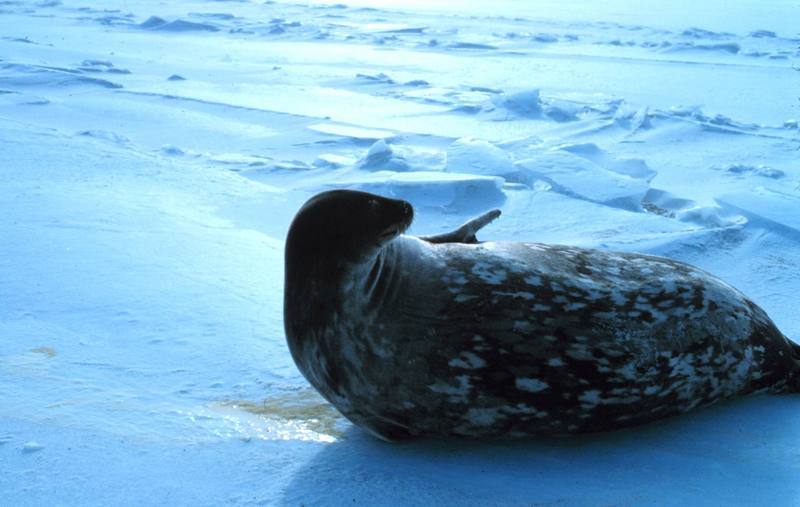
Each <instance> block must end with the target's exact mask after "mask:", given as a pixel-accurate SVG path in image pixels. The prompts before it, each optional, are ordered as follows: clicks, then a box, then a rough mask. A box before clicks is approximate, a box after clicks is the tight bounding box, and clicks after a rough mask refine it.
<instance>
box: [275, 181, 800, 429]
mask: <svg viewBox="0 0 800 507" xmlns="http://www.w3.org/2000/svg"><path fill="white" fill-rule="evenodd" d="M337 192H343V193H341V194H337V195H335V196H334V195H331V194H327V195H326V194H321V196H322V198H321V199H318V200H317V201H315V202H312V201H314V200H313V199H312V201H309V204H311V206H309V204H307V205H306V206H308V208H307V209H305V208H304V209H305V212H306V213H308V214H310V215H317V214H321V215H322V216H326V217H329V218H331V219H334V220H335V219H337V218H339V219H341V218H340V217H337V216H336V214H335V213H334V212H332V211H330V210H327V208H328V207H329V206H327V205H329V204H331V202H334V201H336V200H337V199H342V200H344V201H345V202H347V201H348V200H352V201H358V202H361V201H364V200H367V201H369V200H373V201H375V202H377V203H378V204H377V206H374V205H372V206H373V207H375V210H376V211H375V212H376V213H377V214H378V215H382V214H385V215H386V216H383V218H382V219H376V220H377V221H378V222H380V223H379V224H378V225H377V226H375V227H374V228H376V230H378V229H379V230H380V231H385V230H386V229H387V228H388V230H391V231H397V234H390V235H389V236H383V237H381V239H380V240H376V239H372V240H369V241H366V242H365V240H363V239H354V238H355V236H359V235H360V234H364V235H365V236H367V237H369V236H370V235H371V234H374V233H372V232H368V231H365V229H364V228H363V226H354V225H353V221H354V220H355V221H357V222H358V221H361V220H364V216H363V215H362V216H356V217H353V216H348V218H349V220H347V221H344V222H342V224H341V225H344V226H345V229H348V228H349V229H350V230H351V231H352V230H354V229H355V230H357V231H358V233H357V234H354V235H351V236H348V235H346V234H345V235H344V236H343V237H346V238H347V239H346V241H345V242H352V243H354V244H359V245H361V246H363V248H360V249H356V250H357V252H356V253H352V254H342V253H341V252H339V251H336V252H334V253H331V254H326V253H325V251H323V250H319V251H320V252H321V255H322V256H323V257H324V258H322V259H317V258H313V259H312V258H309V257H308V256H304V255H302V254H301V253H300V252H299V251H298V250H297V249H296V248H297V246H298V245H297V243H296V242H293V238H292V236H293V235H294V234H298V235H303V234H307V233H309V232H311V229H313V228H314V227H317V226H318V224H314V225H313V226H308V225H306V223H305V222H304V221H303V214H302V213H303V210H301V213H299V214H298V217H297V218H296V219H295V222H294V223H293V225H292V228H291V229H290V233H289V238H288V239H287V251H286V258H287V277H286V289H285V291H286V292H285V309H284V312H285V315H284V316H285V323H286V333H287V338H288V343H289V346H290V350H291V352H292V354H293V357H294V359H295V361H296V363H297V365H298V367H299V369H300V371H301V372H302V373H303V374H304V375H305V377H306V378H307V379H308V380H309V382H310V383H311V384H312V385H313V386H314V387H316V388H317V390H319V391H320V393H321V394H322V395H323V396H324V397H325V398H326V399H327V400H328V401H330V402H331V403H332V404H333V405H334V406H336V408H337V409H339V411H341V412H342V413H343V414H344V415H345V416H346V417H348V418H349V419H350V420H352V421H353V422H354V423H356V424H358V425H360V426H362V427H365V428H367V429H368V430H370V431H372V432H373V433H374V434H376V435H378V436H379V437H381V438H384V439H388V440H393V439H398V438H403V437H408V436H469V437H521V436H530V435H563V434H577V433H589V432H599V431H607V430H614V429H619V428H623V427H626V426H631V425H637V424H642V423H646V422H649V421H653V420H656V419H660V418H663V417H667V416H670V415H674V414H678V413H682V412H685V411H688V410H690V409H693V408H695V407H698V406H704V405H709V404H711V403H714V402H716V401H719V400H722V399H726V398H730V397H733V396H737V395H745V394H750V393H759V392H785V391H796V390H797V389H798V377H799V376H800V364H799V363H798V360H799V359H800V349H799V348H798V346H797V345H795V344H793V343H792V342H791V341H789V340H788V339H787V338H786V337H784V336H783V334H781V332H780V331H779V330H778V329H777V328H776V326H775V325H774V324H773V323H772V321H771V320H770V319H769V317H768V316H767V315H766V313H765V312H764V311H763V310H762V309H760V308H759V307H758V306H756V305H755V304H754V303H753V302H751V301H749V300H748V299H747V298H746V297H745V296H744V295H742V294H741V293H740V292H738V291H737V290H736V289H734V288H732V287H731V286H729V285H727V284H725V283H724V282H722V281H720V280H719V279H717V278H715V277H713V276H712V275H710V274H708V273H706V272H704V271H701V270H699V269H697V268H694V267H692V266H689V265H687V264H684V263H681V262H676V261H672V260H669V259H664V258H659V257H653V256H647V255H640V254H634V253H616V252H606V251H600V250H592V249H584V248H576V247H568V246H558V245H545V244H534V243H492V242H488V243H476V244H467V243H459V242H452V243H434V242H431V241H426V240H424V239H420V238H415V237H409V236H402V235H399V233H400V232H401V231H402V230H404V229H405V227H407V225H408V223H410V218H409V217H408V216H407V215H404V214H403V213H404V211H403V210H406V209H407V210H409V211H408V213H410V206H408V204H407V203H404V202H402V201H394V200H391V199H385V198H381V197H377V196H370V194H363V193H354V192H348V191H337ZM318 197H320V196H318ZM334 197H336V198H334ZM315 199H316V198H315ZM366 206H367V207H369V206H370V205H366ZM334 207H336V206H334ZM381 220H382V221H381ZM393 220H394V221H395V222H394V223H395V228H394V229H392V226H385V223H388V222H392V221H393ZM331 227H332V228H333V226H331ZM384 234H385V233H384ZM378 236H380V233H379V234H378ZM376 237H377V236H376ZM326 241H327V240H326ZM365 245H366V246H365ZM306 246H307V245H306ZM331 256H335V258H331ZM292 259H293V260H298V259H300V260H301V262H302V263H303V264H305V265H304V266H301V265H298V264H297V263H293V261H292ZM334 261H335V262H334ZM334 265H335V266H336V267H333V266H334Z"/></svg>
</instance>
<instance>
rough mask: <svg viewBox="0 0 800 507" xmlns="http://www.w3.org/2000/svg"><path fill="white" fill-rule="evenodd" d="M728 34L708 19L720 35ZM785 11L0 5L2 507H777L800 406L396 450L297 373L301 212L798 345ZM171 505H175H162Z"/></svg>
mask: <svg viewBox="0 0 800 507" xmlns="http://www.w3.org/2000/svg"><path fill="white" fill-rule="evenodd" d="M720 13H724V14H725V15H724V16H723V15H720ZM797 14H798V7H797V5H796V2H790V1H782V0H781V1H775V2H770V3H769V6H768V8H767V7H765V5H764V3H763V2H755V1H754V0H744V1H741V2H722V0H709V1H703V2H698V1H689V0H676V1H673V2H645V3H641V2H638V3H637V2H629V1H624V0H610V1H608V2H590V1H589V0H575V1H573V2H556V1H554V0H542V1H541V2H521V1H518V0H495V1H492V2H478V1H472V0H470V1H464V2H459V3H458V4H457V5H456V3H454V2H447V1H444V0H381V1H378V0H351V1H348V2H347V5H344V4H341V3H339V2H337V1H336V0H331V1H323V0H312V1H310V2H288V1H278V2H272V1H267V2H261V1H258V2H256V1H214V0H186V1H182V2H160V1H156V0H133V1H127V0H126V1H125V2H123V1H122V0H109V1H106V2H103V3H102V5H100V4H97V3H96V5H92V3H90V2H85V3H75V2H68V1H64V2H59V1H40V2H21V1H20V2H17V1H6V2H0V20H1V22H2V26H3V33H2V34H0V210H2V213H0V392H1V393H2V396H0V498H2V503H3V504H4V505H6V504H8V505H48V504H52V505H88V506H91V505H158V504H163V503H165V501H166V502H168V503H170V504H176V505H233V504H236V505H286V506H289V505H292V506H296V505H334V506H337V505H417V506H433V505H465V506H479V505H481V506H482V505H503V506H505V505H565V506H569V505H581V506H583V505H588V506H594V505H597V506H600V505H676V506H678V505H742V504H746V505H795V504H797V503H798V502H799V501H800V466H799V465H798V460H797V456H798V454H800V443H799V442H800V433H798V425H797V418H798V414H800V399H798V397H797V395H786V396H779V397H778V396H774V397H773V396H763V397H755V398H749V399H746V400H740V401H736V402H731V403H728V404H723V405H719V406H716V407H712V408H709V409H704V410H699V411H697V412H694V413H691V414H688V415H686V416H682V417H676V418H673V419H670V420H666V421H663V422H661V423H658V424H654V425H650V426H646V427H643V428H638V429H632V430H626V431H620V432H616V433H613V434H606V435H594V436H586V437H580V438H570V439H558V440H548V439H534V440H529V441H516V442H513V443H509V442H469V441H452V442H442V441H430V440H421V441H413V442H408V443H402V444H396V445H395V444H392V445H387V444H385V443H383V442H378V441H376V440H375V439H373V438H372V437H370V436H369V435H367V434H366V433H364V432H363V431H361V430H359V429H358V428H356V427H354V426H353V425H352V424H350V423H349V422H348V421H347V420H345V419H344V418H343V417H341V415H339V414H338V412H336V411H335V410H334V409H333V408H332V407H331V406H330V405H329V404H327V402H325V401H324V400H323V399H321V398H320V397H319V396H318V395H317V394H316V392H315V391H314V390H313V389H312V388H311V387H310V386H309V385H308V383H307V382H306V381H305V380H304V379H303V378H302V376H301V375H300V373H299V372H298V371H297V369H296V367H295V365H294V363H293V361H292V358H291V356H290V354H289V352H288V349H287V347H286V344H285V338H284V330H283V322H282V304H283V302H282V297H283V296H282V287H283V262H284V259H283V255H284V254H283V251H284V250H283V249H284V239H285V235H286V231H287V228H288V226H289V223H290V222H291V220H292V218H293V216H294V213H295V212H296V210H297V209H298V208H299V206H300V205H301V204H302V203H303V202H305V200H306V199H308V198H309V197H310V196H311V195H313V194H314V193H316V192H319V191H322V190H326V189H330V188H355V189H362V190H366V191H371V192H376V193H380V194H383V195H386V196H390V197H396V198H403V199H407V200H409V201H410V202H411V203H412V204H413V205H414V207H415V221H414V223H413V224H412V226H411V228H410V230H409V231H408V233H409V234H417V235H425V234H436V233H441V232H445V231H448V230H451V229H452V228H453V227H455V226H457V225H459V224H461V223H463V222H464V221H465V220H467V219H468V218H470V217H472V216H474V215H476V214H479V213H482V212H485V211H486V210H487V209H490V208H494V207H498V208H501V209H502V216H501V217H500V218H499V219H497V220H496V221H494V222H493V223H491V224H490V225H488V226H487V227H486V228H485V229H482V230H481V231H480V232H479V234H478V237H479V239H480V240H498V241H541V242H550V243H561V244H571V245H580V246H586V247H594V248H603V249H613V250H625V251H637V252H644V253H648V254H653V255H664V256H667V257H670V258H673V259H678V260H682V261H686V262H690V263H692V264H694V265H697V266H699V267H700V268H702V269H705V270H707V271H709V272H711V273H713V274H715V275H717V276H719V277H721V278H722V279H723V280H725V281H726V282H728V283H730V284H731V285H733V286H735V287H737V288H738V289H739V290H741V291H742V292H743V293H745V294H747V295H748V296H749V297H751V298H753V299H754V300H755V301H756V302H757V303H758V304H759V305H761V306H762V307H763V308H764V309H765V310H766V311H767V312H768V313H769V315H770V316H771V317H772V318H773V320H775V322H776V323H777V325H778V327H779V328H780V329H781V330H782V331H783V332H784V333H785V334H786V335H787V336H788V337H790V338H791V339H794V340H798V339H800V319H798V317H797V301H798V298H797V294H798V292H800V261H798V243H799V242H800V211H799V210H800V166H798V151H797V146H798V143H797V141H798V137H797V134H798V121H797V118H798V116H799V114H798V110H797V107H798V102H797V97H798V86H797V83H798V79H797V78H798V73H797V72H796V71H795V70H794V68H793V67H795V66H796V65H794V64H795V63H796V62H797V60H798V58H800V53H798V47H797V46H798V28H797V19H798V15H797ZM165 499H166V500H165Z"/></svg>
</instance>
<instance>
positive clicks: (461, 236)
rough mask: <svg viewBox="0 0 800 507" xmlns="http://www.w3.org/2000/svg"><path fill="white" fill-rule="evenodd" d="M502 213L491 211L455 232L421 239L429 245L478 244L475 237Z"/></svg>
mask: <svg viewBox="0 0 800 507" xmlns="http://www.w3.org/2000/svg"><path fill="white" fill-rule="evenodd" d="M501 213H502V212H501V211H500V210H499V209H496V208H495V209H493V210H489V211H487V212H486V213H484V214H482V215H480V216H479V217H476V218H473V219H472V220H469V221H467V222H466V223H464V224H463V225H461V227H459V228H458V229H456V230H454V231H450V232H445V233H442V234H435V235H433V236H420V238H419V239H421V240H423V241H427V242H428V243H468V244H474V243H478V238H477V237H475V235H476V234H477V232H478V231H479V230H481V229H483V228H484V227H486V226H487V225H489V224H490V223H492V222H493V221H494V220H495V219H496V218H497V217H499V216H500V214H501Z"/></svg>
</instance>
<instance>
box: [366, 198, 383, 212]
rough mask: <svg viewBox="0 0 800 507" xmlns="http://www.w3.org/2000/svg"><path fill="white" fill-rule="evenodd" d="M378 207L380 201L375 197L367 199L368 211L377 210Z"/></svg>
mask: <svg viewBox="0 0 800 507" xmlns="http://www.w3.org/2000/svg"><path fill="white" fill-rule="evenodd" d="M379 207H380V203H379V202H378V201H377V200H376V199H370V200H369V201H367V208H369V211H370V213H374V212H376V211H378V208H379Z"/></svg>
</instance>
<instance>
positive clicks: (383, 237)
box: [378, 225, 408, 242]
mask: <svg viewBox="0 0 800 507" xmlns="http://www.w3.org/2000/svg"><path fill="white" fill-rule="evenodd" d="M407 228H408V225H406V226H405V227H404V226H402V225H390V226H389V227H387V228H386V229H384V230H383V231H381V233H380V234H378V240H379V241H381V242H384V241H389V240H391V239H393V238H396V237H397V236H399V235H400V234H402V233H403V231H405V230H406V229H407Z"/></svg>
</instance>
